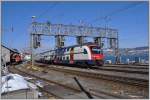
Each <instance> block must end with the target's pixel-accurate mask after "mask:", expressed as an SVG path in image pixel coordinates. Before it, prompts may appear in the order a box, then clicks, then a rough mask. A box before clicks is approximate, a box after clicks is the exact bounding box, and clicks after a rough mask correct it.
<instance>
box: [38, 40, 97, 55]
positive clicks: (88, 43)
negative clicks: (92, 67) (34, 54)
mask: <svg viewBox="0 0 150 100" xmlns="http://www.w3.org/2000/svg"><path fill="white" fill-rule="evenodd" d="M83 45H97V44H96V43H93V42H87V43H84V44H82V45H72V46H67V47H62V48H58V49H66V48H72V47H79V46H83ZM58 49H54V50H49V51H45V52H42V53H40V54H43V53H47V52H50V51H55V50H58Z"/></svg>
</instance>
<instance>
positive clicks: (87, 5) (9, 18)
mask: <svg viewBox="0 0 150 100" xmlns="http://www.w3.org/2000/svg"><path fill="white" fill-rule="evenodd" d="M136 3H139V2H131V1H130V2H129V1H126V2H113V1H112V2H59V3H58V2H33V1H32V2H2V43H3V44H5V45H6V46H8V47H12V48H17V49H21V48H27V47H29V25H30V23H31V16H33V15H34V16H37V19H36V20H37V21H39V22H46V21H50V22H51V23H62V24H71V23H72V24H76V25H79V24H80V23H79V22H80V20H82V21H83V22H84V23H86V24H89V23H90V24H92V25H93V26H98V27H104V26H105V24H106V22H105V21H104V20H97V21H94V19H96V18H98V17H100V16H105V15H107V14H110V13H111V12H114V11H117V10H119V9H122V8H125V7H128V6H130V5H133V4H136ZM55 4H56V6H54V5H55ZM46 10H47V12H46V13H45V11H46ZM41 14H42V16H41V17H40V18H39V16H40V15H41ZM12 26H13V32H11V27H12ZM108 26H109V27H112V28H115V29H118V31H119V41H120V42H119V47H121V48H132V47H139V46H148V2H140V4H139V5H137V6H135V7H132V8H130V9H128V10H124V11H121V12H119V13H115V14H114V15H112V16H111V17H110V21H109V22H108ZM54 43H55V39H54V38H53V37H45V36H44V37H42V46H41V48H42V49H48V48H53V47H54ZM72 44H75V38H67V39H66V45H72Z"/></svg>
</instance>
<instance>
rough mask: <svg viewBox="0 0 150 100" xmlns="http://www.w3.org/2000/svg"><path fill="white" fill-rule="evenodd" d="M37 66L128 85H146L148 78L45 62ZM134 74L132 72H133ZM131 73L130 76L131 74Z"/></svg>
mask: <svg viewBox="0 0 150 100" xmlns="http://www.w3.org/2000/svg"><path fill="white" fill-rule="evenodd" d="M36 65H37V66H39V67H47V68H49V69H51V70H55V71H60V72H64V73H68V74H74V75H78V76H82V77H91V78H96V79H105V80H111V81H115V82H117V81H118V82H121V83H126V84H130V85H135V86H142V87H148V80H147V79H142V78H141V79H138V78H134V77H122V76H118V75H115V76H110V75H107V74H103V73H102V74H101V73H95V72H93V70H92V71H91V72H89V70H83V71H81V70H74V69H68V68H66V67H63V68H59V66H56V67H53V66H48V65H47V64H40V65H38V64H36ZM133 75H134V74H133ZM133 75H132V76H133Z"/></svg>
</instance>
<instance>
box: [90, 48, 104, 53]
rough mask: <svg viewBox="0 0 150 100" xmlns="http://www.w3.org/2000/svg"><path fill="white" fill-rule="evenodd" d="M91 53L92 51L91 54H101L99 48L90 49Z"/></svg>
mask: <svg viewBox="0 0 150 100" xmlns="http://www.w3.org/2000/svg"><path fill="white" fill-rule="evenodd" d="M91 51H92V54H100V53H102V50H101V48H100V47H95V46H94V47H91Z"/></svg>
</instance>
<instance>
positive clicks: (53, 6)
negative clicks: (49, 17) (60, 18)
mask: <svg viewBox="0 0 150 100" xmlns="http://www.w3.org/2000/svg"><path fill="white" fill-rule="evenodd" d="M58 4H60V2H55V3H54V4H52V5H51V6H49V7H48V8H47V9H46V10H45V11H44V12H42V13H41V14H40V15H39V16H37V17H38V19H40V18H42V17H43V16H44V15H45V14H46V13H48V12H49V11H51V10H52V9H54V8H55V7H56V6H57V5H58Z"/></svg>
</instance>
